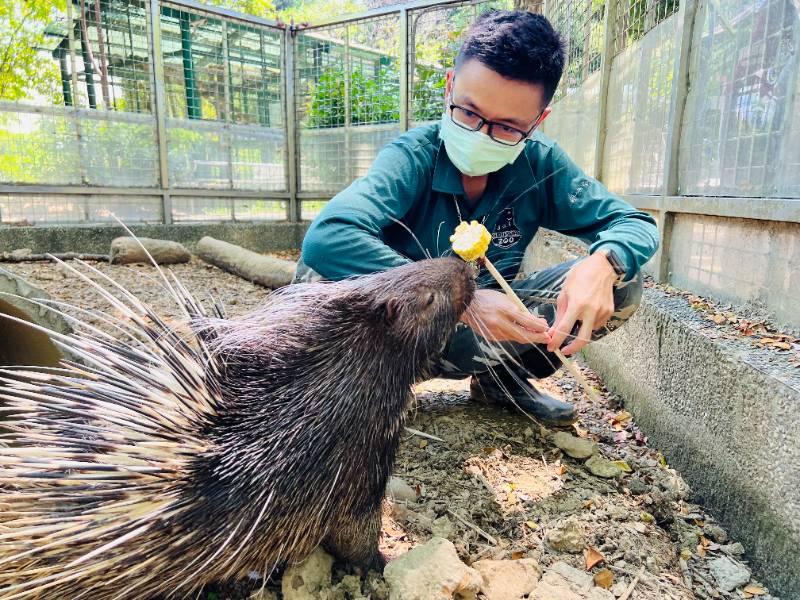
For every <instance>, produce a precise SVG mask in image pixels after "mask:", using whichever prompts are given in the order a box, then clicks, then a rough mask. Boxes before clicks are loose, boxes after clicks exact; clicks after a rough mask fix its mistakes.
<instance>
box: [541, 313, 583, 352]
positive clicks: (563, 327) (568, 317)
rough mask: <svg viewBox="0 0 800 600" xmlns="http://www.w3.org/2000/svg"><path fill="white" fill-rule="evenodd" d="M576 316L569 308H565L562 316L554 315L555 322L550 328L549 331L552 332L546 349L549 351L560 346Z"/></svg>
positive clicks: (570, 329)
mask: <svg viewBox="0 0 800 600" xmlns="http://www.w3.org/2000/svg"><path fill="white" fill-rule="evenodd" d="M577 317H578V316H577V315H576V314H575V313H574V312H573V311H571V310H569V309H567V311H566V313H565V314H564V315H563V316H561V317H558V316H556V322H555V323H554V324H553V327H552V328H551V329H550V331H551V332H552V334H551V338H550V343H549V344H548V345H547V349H548V350H549V351H550V352H554V351H556V350H557V349H559V348H561V344H563V343H564V340H565V339H566V338H567V336H568V335H569V334H570V332H571V331H572V327H573V326H574V325H575V321H576V319H577Z"/></svg>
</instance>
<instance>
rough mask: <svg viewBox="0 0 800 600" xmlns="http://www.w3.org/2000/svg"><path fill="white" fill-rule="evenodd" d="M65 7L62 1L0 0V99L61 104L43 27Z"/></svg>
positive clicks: (56, 72) (57, 71)
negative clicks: (38, 100) (35, 100)
mask: <svg viewBox="0 0 800 600" xmlns="http://www.w3.org/2000/svg"><path fill="white" fill-rule="evenodd" d="M66 7H67V4H66V0H35V1H33V0H27V1H20V0H0V100H12V101H15V100H17V101H18V100H23V99H44V100H46V101H48V102H51V103H55V104H60V103H62V102H63V98H62V95H61V94H62V91H61V84H60V75H59V70H58V64H57V63H56V62H55V61H54V60H53V58H52V56H51V55H50V52H49V50H50V48H47V44H48V43H49V42H50V41H51V39H52V38H50V39H48V37H47V36H46V34H45V28H46V27H47V25H49V24H50V23H52V22H53V21H54V20H55V19H56V18H57V17H58V14H59V12H60V13H62V14H63V12H64V11H65V10H66ZM51 45H52V44H51Z"/></svg>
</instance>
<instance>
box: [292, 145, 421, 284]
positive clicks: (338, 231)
mask: <svg viewBox="0 0 800 600" xmlns="http://www.w3.org/2000/svg"><path fill="white" fill-rule="evenodd" d="M426 184H427V185H430V183H429V182H427V180H426V176H425V170H424V169H423V168H422V166H421V164H420V160H419V159H417V158H416V157H415V156H414V154H413V152H412V149H411V148H410V147H409V145H408V144H405V143H397V142H392V143H390V144H389V145H387V146H386V147H384V148H383V149H382V150H381V151H380V152H379V153H378V156H377V157H376V159H375V161H374V162H373V164H372V167H371V168H370V170H369V172H368V173H367V175H366V176H364V177H362V178H360V179H357V180H356V181H354V182H353V183H352V184H351V185H350V186H349V187H347V188H346V189H345V190H343V191H341V192H339V193H338V194H337V195H336V196H335V197H334V198H333V199H331V201H330V202H328V203H327V204H326V205H325V207H324V208H323V209H322V211H321V212H320V214H319V216H318V217H317V218H316V219H315V220H314V222H313V223H312V224H311V226H310V227H309V229H308V232H307V233H306V236H305V238H304V240H303V248H302V258H303V262H304V263H305V264H306V265H307V266H309V267H311V268H312V269H314V270H315V271H316V272H317V273H319V274H320V275H322V277H324V278H325V279H331V280H338V279H344V278H346V277H350V276H352V275H364V274H368V273H375V272H378V271H385V270H387V269H391V268H393V267H398V266H400V265H404V264H406V263H409V262H411V260H410V259H409V258H407V257H405V256H403V255H402V254H400V253H398V252H397V251H396V250H394V249H392V248H390V247H389V246H388V245H387V244H386V243H385V241H384V239H385V238H384V230H385V229H386V228H387V227H390V226H391V225H393V224H395V223H396V221H400V220H402V219H403V217H404V216H405V215H406V213H408V211H409V210H410V209H411V207H412V206H413V205H414V203H415V202H416V201H417V199H418V198H419V197H420V195H421V194H422V193H423V189H424V186H425V185H426Z"/></svg>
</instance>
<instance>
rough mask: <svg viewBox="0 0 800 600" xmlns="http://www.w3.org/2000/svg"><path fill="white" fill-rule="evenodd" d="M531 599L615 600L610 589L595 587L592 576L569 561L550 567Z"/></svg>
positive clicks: (532, 593)
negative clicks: (569, 563)
mask: <svg viewBox="0 0 800 600" xmlns="http://www.w3.org/2000/svg"><path fill="white" fill-rule="evenodd" d="M528 598H529V600H614V595H613V594H612V593H611V592H609V591H608V590H604V589H603V588H599V587H595V585H594V581H593V580H592V576H591V575H589V574H588V573H584V572H583V571H579V570H578V569H576V568H575V567H571V566H570V565H568V564H567V563H563V562H557V563H555V564H553V566H552V567H550V568H549V569H548V570H547V572H546V573H545V574H544V576H543V577H542V580H541V581H540V582H539V584H538V585H537V586H536V589H534V590H533V592H531V594H530V596H528Z"/></svg>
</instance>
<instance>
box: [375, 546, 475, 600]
mask: <svg viewBox="0 0 800 600" xmlns="http://www.w3.org/2000/svg"><path fill="white" fill-rule="evenodd" d="M383 574H384V578H385V579H386V583H387V585H388V586H389V598H390V600H430V599H431V598H452V597H453V596H454V595H456V594H458V595H459V596H458V597H459V598H460V599H463V600H475V599H476V598H477V594H478V592H479V591H480V589H481V586H482V585H483V576H482V575H481V574H480V573H479V572H478V571H476V570H475V569H471V568H470V567H468V566H467V565H465V564H464V563H462V562H461V561H460V560H459V559H458V555H457V554H456V549H455V546H453V544H452V542H450V541H448V540H445V539H442V538H437V537H434V538H431V539H430V540H429V541H428V542H426V543H425V544H423V545H421V546H417V547H416V548H414V549H412V550H410V551H409V552H407V553H406V554H403V555H402V556H400V557H398V558H396V559H394V560H393V561H391V562H390V563H389V564H388V565H386V568H385V569H384V572H383Z"/></svg>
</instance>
